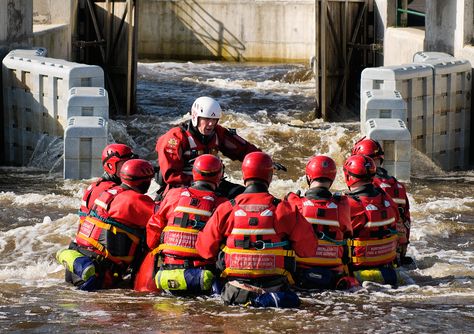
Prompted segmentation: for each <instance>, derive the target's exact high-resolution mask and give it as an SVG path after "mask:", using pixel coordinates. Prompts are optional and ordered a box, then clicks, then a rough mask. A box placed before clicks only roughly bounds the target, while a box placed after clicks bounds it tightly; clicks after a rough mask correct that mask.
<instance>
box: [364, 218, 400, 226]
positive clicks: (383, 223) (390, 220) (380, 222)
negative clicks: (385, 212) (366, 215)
mask: <svg viewBox="0 0 474 334" xmlns="http://www.w3.org/2000/svg"><path fill="white" fill-rule="evenodd" d="M394 221H395V218H393V217H392V218H389V219H386V220H380V221H376V222H371V221H369V222H367V223H366V224H365V225H364V227H379V226H385V225H389V224H391V223H393V222H394Z"/></svg>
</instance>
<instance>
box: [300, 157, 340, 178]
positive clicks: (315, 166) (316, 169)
mask: <svg viewBox="0 0 474 334" xmlns="http://www.w3.org/2000/svg"><path fill="white" fill-rule="evenodd" d="M321 178H325V179H329V180H331V182H332V181H334V179H335V178H336V163H335V162H334V160H332V159H331V158H330V157H327V156H325V155H317V156H314V157H312V158H311V160H309V161H308V163H307V164H306V179H307V180H308V183H311V181H313V180H315V179H321Z"/></svg>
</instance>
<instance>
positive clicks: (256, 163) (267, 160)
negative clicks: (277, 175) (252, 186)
mask: <svg viewBox="0 0 474 334" xmlns="http://www.w3.org/2000/svg"><path fill="white" fill-rule="evenodd" d="M272 176H273V161H272V158H271V157H270V156H269V155H268V154H266V153H263V152H251V153H249V154H247V155H246V156H245V158H244V161H243V162H242V178H243V180H244V181H246V180H249V179H258V180H262V181H265V182H266V183H267V184H268V185H270V182H271V181H272Z"/></svg>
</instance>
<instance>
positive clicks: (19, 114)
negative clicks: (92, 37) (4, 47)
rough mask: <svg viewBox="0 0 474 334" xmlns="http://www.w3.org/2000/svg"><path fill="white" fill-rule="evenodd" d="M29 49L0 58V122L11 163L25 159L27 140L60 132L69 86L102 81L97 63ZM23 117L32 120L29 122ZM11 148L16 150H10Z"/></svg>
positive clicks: (61, 130)
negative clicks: (0, 86)
mask: <svg viewBox="0 0 474 334" xmlns="http://www.w3.org/2000/svg"><path fill="white" fill-rule="evenodd" d="M30 52H31V50H26V51H23V50H14V51H11V52H10V53H9V54H8V55H7V56H6V57H5V58H4V59H3V61H2V78H3V96H4V105H3V110H4V114H3V122H2V123H3V129H4V133H5V137H6V140H5V141H4V143H5V145H4V150H5V152H7V153H6V156H5V157H4V159H5V161H6V162H8V163H13V164H22V165H25V164H27V163H28V161H29V158H30V155H28V151H30V150H29V147H30V146H31V145H33V148H34V147H35V144H34V143H31V141H34V140H35V138H39V137H40V136H42V135H45V134H46V135H49V136H63V134H64V129H65V127H66V126H67V118H66V117H65V116H64V117H62V115H63V114H64V115H65V114H66V110H67V109H66V104H67V98H68V92H69V89H70V88H72V87H82V86H94V87H103V85H104V73H103V70H102V68H100V67H99V66H95V65H85V64H78V63H72V62H68V61H65V60H62V59H53V58H46V57H42V56H34V55H29V53H30ZM31 115H32V116H31ZM31 117H33V118H31ZM27 119H28V120H31V119H33V120H34V121H31V124H30V125H31V126H30V125H28V124H27ZM29 133H31V134H32V136H29ZM27 146H28V147H27ZM14 150H19V151H20V153H18V154H17V153H15V154H13V153H11V152H13V151H14Z"/></svg>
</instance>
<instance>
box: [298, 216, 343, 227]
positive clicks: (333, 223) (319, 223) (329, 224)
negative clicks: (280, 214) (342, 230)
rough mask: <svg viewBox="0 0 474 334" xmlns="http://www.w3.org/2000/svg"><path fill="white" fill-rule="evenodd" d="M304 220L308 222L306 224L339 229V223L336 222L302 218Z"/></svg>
mask: <svg viewBox="0 0 474 334" xmlns="http://www.w3.org/2000/svg"><path fill="white" fill-rule="evenodd" d="M304 218H305V219H306V220H307V221H308V223H311V224H317V225H326V226H336V227H339V222H338V221H337V220H328V219H321V218H311V217H304Z"/></svg>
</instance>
